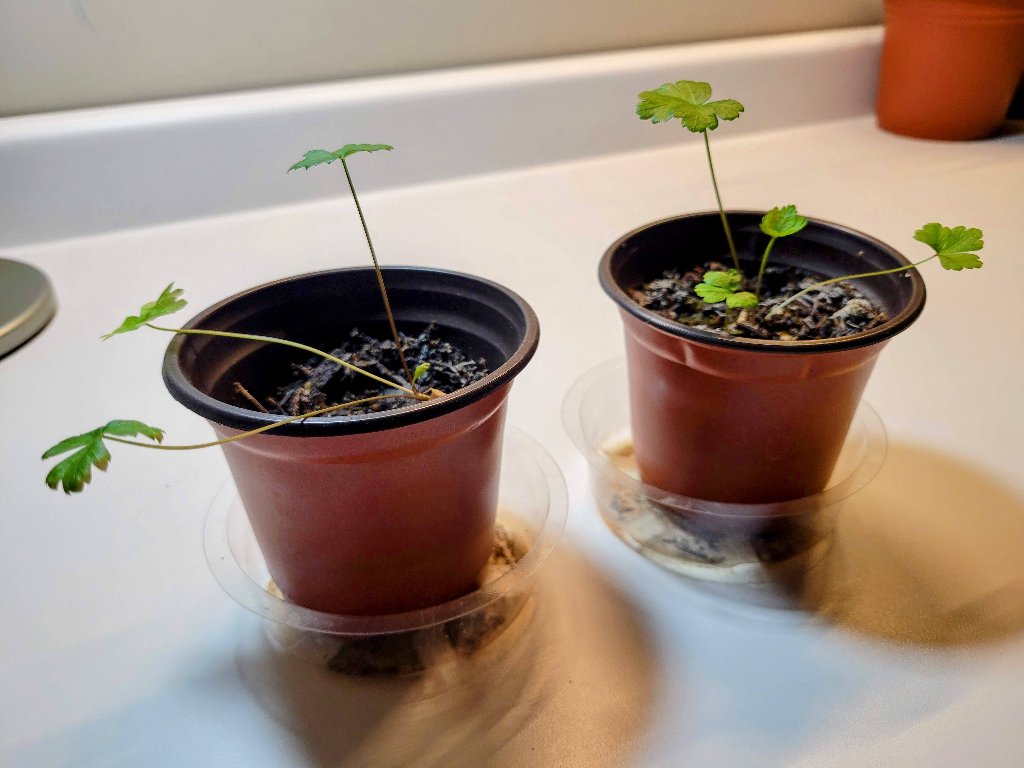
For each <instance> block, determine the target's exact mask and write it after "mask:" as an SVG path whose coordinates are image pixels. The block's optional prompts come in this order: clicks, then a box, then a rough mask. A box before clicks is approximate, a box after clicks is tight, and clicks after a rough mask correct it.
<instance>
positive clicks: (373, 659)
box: [267, 522, 527, 677]
mask: <svg viewBox="0 0 1024 768" xmlns="http://www.w3.org/2000/svg"><path fill="white" fill-rule="evenodd" d="M526 550H527V547H526V546H525V544H523V543H522V542H521V541H519V540H518V539H517V538H516V537H515V536H513V535H512V534H511V533H510V532H509V530H508V529H507V528H506V527H505V526H504V525H502V524H501V523H500V522H499V523H497V524H496V525H495V529H494V548H493V551H492V553H491V557H490V559H489V560H488V561H487V565H486V566H484V569H483V571H481V574H480V584H481V585H482V586H486V585H487V584H489V583H491V582H492V581H494V580H495V579H497V578H499V577H500V576H503V575H504V574H505V573H507V572H508V571H509V570H511V568H512V567H513V566H514V565H515V564H516V563H517V562H519V560H520V559H521V558H522V557H523V555H524V554H526ZM267 590H268V591H269V592H271V593H272V594H275V595H277V596H279V597H280V596H281V593H280V591H279V590H278V588H277V586H276V585H275V584H274V582H273V581H271V582H270V583H269V584H268V586H267ZM526 598H527V595H526V593H525V592H524V591H522V590H517V591H513V592H511V593H510V594H508V595H505V596H503V597H500V598H498V599H496V600H494V601H493V602H491V603H490V604H488V605H486V606H485V607H483V608H481V609H479V610H477V611H474V612H473V613H470V614H466V615H465V616H460V617H458V618H455V619H452V620H451V621H447V622H445V623H444V624H442V625H440V626H431V627H424V628H423V629H414V630H408V631H405V632H394V633H391V634H383V635H371V636H359V637H345V636H341V635H338V636H335V637H334V639H333V641H334V643H335V645H334V649H333V651H332V652H331V654H330V655H329V656H328V657H327V660H326V667H327V669H328V670H330V671H331V672H337V673H340V674H345V675H351V676H354V677H371V676H377V677H395V676H398V675H409V674H415V673H417V672H422V671H424V670H425V669H426V668H427V667H428V666H431V664H432V663H433V662H434V660H437V659H438V658H441V657H443V656H444V655H445V654H446V653H447V654H448V655H451V654H452V653H454V654H455V655H456V656H457V657H460V658H466V657H470V656H473V655H474V654H475V653H477V652H478V651H479V650H480V649H481V648H483V647H484V646H486V645H487V644H488V643H489V642H491V641H492V640H493V639H495V638H496V637H497V636H498V635H499V634H501V632H502V631H504V630H505V629H506V628H507V627H508V625H510V624H511V623H512V621H513V620H514V619H515V618H516V616H518V615H519V611H520V609H521V608H522V607H523V604H524V603H525V602H526Z"/></svg>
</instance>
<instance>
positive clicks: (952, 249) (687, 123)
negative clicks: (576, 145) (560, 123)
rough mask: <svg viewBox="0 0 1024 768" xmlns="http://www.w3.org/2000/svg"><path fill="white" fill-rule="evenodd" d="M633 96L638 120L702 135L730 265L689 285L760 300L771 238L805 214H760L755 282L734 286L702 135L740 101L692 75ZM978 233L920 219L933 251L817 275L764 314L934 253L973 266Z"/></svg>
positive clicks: (731, 299) (736, 273)
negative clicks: (762, 241)
mask: <svg viewBox="0 0 1024 768" xmlns="http://www.w3.org/2000/svg"><path fill="white" fill-rule="evenodd" d="M639 98H640V102H639V103H638V104H637V105H636V113H637V115H638V116H639V117H640V118H641V119H642V120H650V121H651V122H652V123H665V122H668V121H669V120H674V119H676V118H678V119H679V121H680V122H681V123H682V125H683V127H684V128H686V129H687V130H689V131H691V132H693V133H700V134H702V135H703V136H704V149H705V152H706V154H707V158H708V169H709V170H710V171H711V186H712V187H713V188H714V191H715V200H716V201H717V202H718V215H719V216H720V217H721V219H722V228H723V229H724V230H725V239H726V242H727V243H728V244H729V253H730V255H731V256H732V261H733V267H734V268H733V269H730V270H727V271H724V272H723V271H719V270H712V271H709V272H705V273H704V280H703V282H701V283H698V284H697V285H695V286H694V289H693V290H694V292H695V293H696V294H697V295H698V296H700V297H701V298H702V299H703V300H704V301H705V302H707V303H708V304H717V303H719V302H722V301H724V302H725V304H726V306H727V307H729V308H730V309H739V308H745V307H756V306H757V305H758V304H759V303H760V301H761V285H762V282H763V279H764V271H765V268H766V267H767V266H768V257H769V255H770V254H771V252H772V248H773V247H774V245H775V241H776V240H777V239H778V238H780V237H788V236H789V235H794V234H796V233H797V232H799V231H801V230H802V229H803V228H804V227H806V226H807V219H806V218H805V217H804V216H802V215H800V214H799V213H798V212H797V210H796V206H795V205H786V206H783V207H781V208H779V207H776V208H772V209H771V210H770V211H768V213H766V214H765V215H764V217H762V219H761V231H762V232H764V233H765V234H766V235H768V237H769V240H768V245H767V246H766V247H765V249H764V253H763V254H762V256H761V263H760V266H759V268H758V271H757V282H756V284H755V288H754V291H753V293H751V292H750V291H740V290H739V288H740V287H741V286H742V285H743V270H742V269H740V261H739V257H738V255H737V253H736V246H735V243H734V241H733V237H732V230H731V229H730V228H729V222H728V219H727V217H726V214H725V208H724V207H723V206H722V196H721V194H720V193H719V191H718V181H717V179H716V178H715V166H714V163H713V162H712V160H711V144H710V142H709V140H708V131H713V130H715V129H716V128H717V127H718V121H719V119H721V120H735V119H736V118H737V117H739V116H740V113H741V112H743V105H742V104H740V103H739V102H738V101H736V100H735V99H721V100H719V101H709V99H710V98H711V86H710V85H709V84H708V83H704V82H699V81H696V80H679V81H677V82H675V83H665V84H664V85H662V86H661V87H660V88H656V89H654V90H653V91H644V92H643V93H641V94H640V97H639ZM982 237H983V235H982V232H981V230H980V229H975V228H968V227H962V226H960V227H952V228H950V227H944V226H942V225H941V224H938V223H931V224H925V225H924V226H923V227H922V228H921V229H919V230H918V231H917V232H916V233H914V238H915V239H916V240H920V241H921V242H922V243H925V244H926V245H930V246H931V247H932V249H933V250H934V251H935V253H933V254H932V255H931V256H929V257H928V258H926V259H922V260H921V261H919V262H917V263H915V264H908V265H907V266H904V267H894V268H893V269H883V270H878V271H875V272H861V273H859V274H851V275H843V276H841V277H833V278H830V279H828V280H822V281H821V282H819V283H815V284H814V285H811V286H808V287H807V288H804V289H803V290H801V291H800V292H799V293H796V294H794V295H793V296H790V297H789V298H788V299H786V300H785V301H783V302H780V303H779V304H777V305H775V306H774V307H772V309H771V310H770V311H769V312H768V314H767V317H769V318H770V317H773V316H774V315H777V314H778V313H780V312H782V310H783V309H785V308H786V307H787V306H789V305H790V304H792V303H793V302H794V301H796V300H797V299H799V298H801V297H803V296H805V295H807V294H808V293H810V292H811V291H815V290H818V289H819V288H824V287H825V286H827V285H832V284H833V283H839V282H842V281H844V280H858V279H861V278H866V277H877V276H879V275H890V274H893V273H895V272H902V271H904V270H907V269H913V268H915V267H918V266H920V265H921V264H924V263H925V262H927V261H931V260H932V259H934V258H938V259H939V263H940V264H942V266H943V268H945V269H949V270H953V271H956V272H959V271H960V270H963V269H978V268H979V267H981V260H980V259H979V258H978V256H977V254H975V253H972V251H978V250H981V248H982V247H983V241H982Z"/></svg>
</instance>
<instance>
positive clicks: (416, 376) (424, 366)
mask: <svg viewBox="0 0 1024 768" xmlns="http://www.w3.org/2000/svg"><path fill="white" fill-rule="evenodd" d="M429 369H430V363H420V364H419V365H417V366H416V370H415V371H413V372H412V381H413V384H415V383H416V382H417V381H419V380H420V379H421V378H422V377H423V374H425V373H426V372H427V371H428V370H429Z"/></svg>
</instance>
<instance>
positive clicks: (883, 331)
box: [598, 210, 925, 354]
mask: <svg viewBox="0 0 1024 768" xmlns="http://www.w3.org/2000/svg"><path fill="white" fill-rule="evenodd" d="M765 213H766V211H752V210H727V211H726V214H727V215H749V216H758V217H760V216H763V215H764V214H765ZM709 216H713V217H714V218H716V219H717V218H718V217H719V212H718V211H717V210H713V211H698V212H695V213H687V214H682V215H677V216H668V217H666V218H663V219H658V220H657V221H652V222H649V223H647V224H644V225H642V226H640V227H637V228H636V229H634V230H632V231H630V232H627V233H626V234H625V235H623V236H622V237H620V238H619V239H618V240H616V241H615V242H614V243H612V244H611V245H610V246H609V247H608V249H607V250H606V251H605V252H604V256H602V258H601V263H600V265H599V267H598V279H599V280H600V283H601V287H602V288H603V289H604V291H605V293H606V294H608V296H610V297H611V299H612V300H613V301H614V302H615V303H616V304H618V305H619V307H620V308H621V309H623V310H625V311H626V312H628V313H629V314H630V315H632V316H633V317H635V318H637V319H638V320H641V321H642V322H644V323H646V324H647V325H650V326H653V327H654V328H657V329H658V330H660V331H664V332H665V333H668V334H670V335H672V336H677V337H680V338H684V339H687V340H689V341H695V342H699V343H702V344H708V345H711V346H716V347H728V348H729V349H733V350H751V351H757V352H775V353H781V354H812V353H821V352H837V351H840V350H845V349H856V348H858V347H866V346H870V345H872V344H878V343H879V342H882V341H885V340H887V339H889V338H891V337H893V336H895V335H896V334H898V333H900V332H901V331H904V330H905V329H906V328H907V327H908V326H909V325H911V323H913V322H914V321H915V320H916V319H917V318H918V316H919V315H920V314H921V312H922V310H923V309H924V301H925V286H924V279H923V278H922V277H921V275H920V273H919V272H918V271H917V270H916V269H909V270H907V272H906V274H907V275H908V276H909V278H910V279H911V281H912V286H913V291H912V294H911V297H910V300H909V301H908V302H907V304H906V306H905V307H903V309H902V310H901V311H900V312H899V313H898V314H896V315H895V316H894V317H891V318H889V320H887V321H886V322H885V323H883V324H882V325H880V326H878V327H876V328H872V329H871V330H869V331H864V332H863V333H858V334H854V335H852V336H843V337H840V338H838V339H813V340H798V341H781V340H777V339H751V338H742V337H726V336H719V335H718V334H715V333H713V332H711V331H706V330H701V329H699V328H692V327H690V326H687V325H683V324H681V323H677V322H675V321H673V320H670V319H669V318H667V317H664V316H663V315H659V314H658V313H657V312H654V311H652V310H649V309H644V308H643V307H641V306H640V305H639V304H637V303H636V302H635V301H633V299H632V298H630V296H629V294H628V293H626V290H625V289H624V288H623V287H622V286H620V285H619V284H618V283H617V282H616V280H615V278H614V276H613V274H612V269H611V262H612V258H613V256H614V255H615V254H616V253H617V252H618V251H619V249H620V248H621V247H622V246H623V244H625V243H626V241H627V240H629V239H630V238H632V237H634V236H636V235H638V234H641V233H643V232H646V231H647V230H650V229H653V228H655V227H659V226H662V225H664V224H667V223H669V222H674V221H679V220H684V219H697V218H705V217H709ZM807 220H808V221H809V222H810V223H812V224H815V225H818V226H820V227H826V228H829V229H832V230H833V231H836V232H839V233H840V234H842V235H844V236H846V237H848V238H850V239H851V241H861V242H865V243H869V244H871V245H872V246H874V247H875V248H877V249H878V250H880V251H882V252H884V253H885V254H886V255H887V256H889V257H891V258H892V259H893V261H894V262H896V263H897V264H902V265H909V264H911V261H910V260H909V259H907V257H906V256H904V255H903V254H901V253H900V252H899V251H897V250H895V249H894V248H892V246H890V245H887V244H886V243H883V242H882V241H881V240H878V239H877V238H874V237H872V236H871V235H868V234H865V233H863V232H860V231H858V230H856V229H853V228H851V227H847V226H845V225H843V224H836V223H834V222H831V221H825V220H824V219H816V218H811V217H807ZM794 237H799V235H794Z"/></svg>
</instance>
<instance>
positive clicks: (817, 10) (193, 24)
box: [0, 0, 882, 115]
mask: <svg viewBox="0 0 1024 768" xmlns="http://www.w3.org/2000/svg"><path fill="white" fill-rule="evenodd" d="M881 1H882V0H832V2H827V3H824V2H815V1H814V0H630V1H627V0H619V2H614V0H547V1H546V2H542V0H362V2H360V1H359V0H0V115H13V114H23V113H30V112H44V111H51V110H59V109H70V108H75V107H85V106H97V105H103V104H115V103H121V102H126V101H139V100H145V99H155V98H166V97H173V96H186V95H196V94H204V93H217V92H223V91H231V90H239V89H246V88H258V87H266V86H274V85H288V84H295V83H305V82H316V81H324V80H333V79H338V78H346V77H353V76H360V75H371V74H383V73H394V72H404V71H410V70H417V69H434V68H439V67H448V66H456V65H460V64H477V63H482V62H493V61H507V60H514V59H523V58H530V57H537V56H553V55H560V54H566V53H582V52H589V51H599V50H611V49H616V48H630V47H637V46H648V45H661V44H671V43H679V42H688V41H693V40H712V39H720V38H728V37H740V36H747V35H762V34H773V33H778V32H785V31H800V30H810V29H822V28H828V27H845V26H857V25H864V24H874V23H878V22H879V21H880V20H881Z"/></svg>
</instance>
